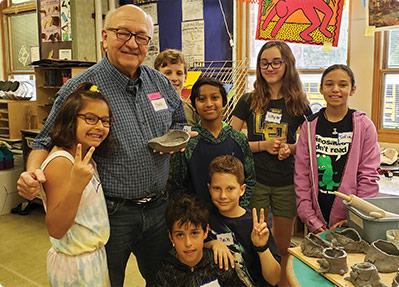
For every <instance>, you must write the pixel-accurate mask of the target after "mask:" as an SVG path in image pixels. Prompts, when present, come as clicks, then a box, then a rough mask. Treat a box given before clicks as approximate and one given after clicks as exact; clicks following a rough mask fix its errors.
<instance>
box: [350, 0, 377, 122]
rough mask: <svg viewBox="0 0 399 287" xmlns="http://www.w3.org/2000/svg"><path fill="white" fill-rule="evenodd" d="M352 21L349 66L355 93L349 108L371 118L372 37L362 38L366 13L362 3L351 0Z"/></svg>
mask: <svg viewBox="0 0 399 287" xmlns="http://www.w3.org/2000/svg"><path fill="white" fill-rule="evenodd" d="M351 2H352V20H351V23H350V25H351V32H350V33H351V35H350V44H349V45H350V46H349V61H350V63H349V66H350V68H351V69H352V71H353V73H354V74H355V80H356V86H357V89H356V93H355V95H354V96H353V97H352V98H351V99H350V101H349V106H350V107H352V108H355V109H357V110H362V111H364V112H366V113H367V116H368V117H370V118H371V105H372V91H373V68H374V37H369V36H364V34H365V29H366V12H365V8H364V7H363V5H362V4H361V2H362V1H356V0H352V1H351Z"/></svg>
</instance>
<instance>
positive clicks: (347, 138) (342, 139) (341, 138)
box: [338, 132, 353, 144]
mask: <svg viewBox="0 0 399 287" xmlns="http://www.w3.org/2000/svg"><path fill="white" fill-rule="evenodd" d="M352 135H353V132H344V133H338V144H347V143H351V142H352Z"/></svg>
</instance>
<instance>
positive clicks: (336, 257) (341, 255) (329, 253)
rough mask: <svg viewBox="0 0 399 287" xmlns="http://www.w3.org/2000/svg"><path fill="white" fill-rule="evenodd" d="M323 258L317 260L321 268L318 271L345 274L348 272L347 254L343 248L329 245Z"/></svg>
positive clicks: (324, 251)
mask: <svg viewBox="0 0 399 287" xmlns="http://www.w3.org/2000/svg"><path fill="white" fill-rule="evenodd" d="M322 254H323V258H322V259H319V260H317V262H318V263H319V264H320V268H319V269H317V270H316V271H317V272H319V273H333V274H340V275H344V274H345V273H346V272H348V265H347V263H346V258H347V254H346V252H345V251H344V250H343V249H342V248H336V247H328V248H324V250H323V253H322Z"/></svg>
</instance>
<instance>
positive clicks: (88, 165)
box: [41, 82, 114, 286]
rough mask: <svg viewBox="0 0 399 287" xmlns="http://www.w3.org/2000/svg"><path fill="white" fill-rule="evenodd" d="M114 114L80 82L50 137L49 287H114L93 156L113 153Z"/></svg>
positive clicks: (46, 189)
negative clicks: (110, 278) (111, 279)
mask: <svg viewBox="0 0 399 287" xmlns="http://www.w3.org/2000/svg"><path fill="white" fill-rule="evenodd" d="M111 125H112V114H111V111H110V109H109V104H108V102H107V100H106V99H105V97H104V96H103V95H102V94H101V93H100V91H99V90H98V89H97V87H96V86H95V85H93V84H92V83H88V82H86V83H82V84H81V85H79V86H78V87H77V89H76V90H75V91H74V92H73V93H72V94H71V95H70V96H69V97H68V98H67V99H66V100H65V102H64V103H63V106H62V108H61V111H60V112H59V114H58V116H57V118H56V119H55V122H54V126H53V129H52V131H51V133H50V136H51V141H52V144H53V148H52V149H51V151H50V154H49V156H48V157H47V159H46V160H45V161H44V162H43V164H42V166H41V169H42V170H43V172H44V175H45V177H46V182H45V183H43V185H42V187H43V188H42V192H41V196H42V199H43V205H44V207H45V210H46V227H47V230H48V232H49V234H50V241H51V245H52V247H51V249H50V250H49V252H48V254H47V275H48V279H49V283H50V285H51V286H110V282H109V276H108V269H107V259H106V253H105V248H104V245H105V244H106V243H107V241H108V238H109V230H110V228H109V222H108V214H107V208H106V204H105V199H104V195H103V190H102V186H101V181H100V179H99V177H98V173H97V170H96V165H95V163H94V161H93V159H92V158H91V157H92V154H93V152H94V150H95V149H99V150H101V152H102V153H111V152H112V147H113V146H114V144H113V141H112V138H110V136H109V132H110V128H111Z"/></svg>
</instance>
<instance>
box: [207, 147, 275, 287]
mask: <svg viewBox="0 0 399 287" xmlns="http://www.w3.org/2000/svg"><path fill="white" fill-rule="evenodd" d="M209 178H210V184H209V185H208V187H209V192H210V194H211V197H212V202H213V204H214V205H215V207H216V208H211V212H210V218H209V224H210V229H209V235H208V237H209V239H211V240H213V241H210V242H209V244H212V242H214V240H215V239H217V240H219V241H222V242H223V243H224V244H225V245H226V246H227V247H228V249H229V250H230V251H231V253H232V254H233V256H234V258H235V260H236V261H237V263H236V272H237V273H238V276H239V277H240V279H241V281H242V282H244V283H245V284H246V286H274V285H276V284H277V283H278V281H279V280H280V272H281V267H280V264H279V261H280V256H279V255H278V254H277V248H276V245H275V242H274V239H273V236H272V234H271V232H270V231H269V229H268V228H267V224H266V222H265V214H264V210H263V209H261V211H260V217H259V219H258V216H257V214H256V209H253V210H252V214H251V212H250V211H249V210H247V209H244V208H242V207H241V206H239V199H240V197H241V196H242V195H243V194H244V192H245V184H244V170H243V165H242V163H241V161H240V160H238V159H237V158H236V157H234V156H231V155H224V156H218V157H216V158H215V159H214V160H213V161H212V162H211V164H210V166H209ZM212 245H213V244H212ZM212 248H213V249H214V251H216V249H215V248H214V247H213V246H212ZM219 250H220V251H217V252H220V254H222V253H223V252H226V250H221V248H220V246H219Z"/></svg>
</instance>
